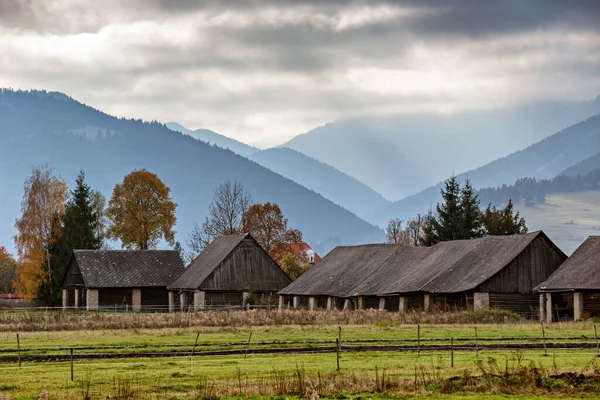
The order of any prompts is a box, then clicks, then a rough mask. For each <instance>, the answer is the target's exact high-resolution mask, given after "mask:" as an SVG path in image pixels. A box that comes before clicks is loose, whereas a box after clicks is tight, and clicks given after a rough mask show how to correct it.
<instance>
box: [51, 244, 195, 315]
mask: <svg viewBox="0 0 600 400" xmlns="http://www.w3.org/2000/svg"><path fill="white" fill-rule="evenodd" d="M183 271H184V268H183V262H182V261H181V258H180V257H179V253H178V252H177V251H174V250H74V251H73V255H72V256H71V261H70V263H69V269H68V271H67V273H66V274H65V276H64V277H63V281H62V287H63V298H62V301H63V308H75V309H78V308H81V309H87V310H90V311H96V310H117V311H161V310H162V311H166V310H167V308H168V306H169V294H168V291H167V286H168V285H169V284H170V283H171V282H173V281H174V280H175V279H176V278H177V277H178V276H179V275H181V273H182V272H183Z"/></svg>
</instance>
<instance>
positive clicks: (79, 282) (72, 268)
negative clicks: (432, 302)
mask: <svg viewBox="0 0 600 400" xmlns="http://www.w3.org/2000/svg"><path fill="white" fill-rule="evenodd" d="M83 285H84V282H83V277H82V276H81V271H80V270H79V265H77V260H76V259H75V257H73V258H72V259H71V263H70V264H69V269H68V270H67V274H66V276H65V278H64V280H63V286H65V287H67V286H83Z"/></svg>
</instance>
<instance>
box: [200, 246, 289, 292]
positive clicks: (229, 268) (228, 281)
mask: <svg viewBox="0 0 600 400" xmlns="http://www.w3.org/2000/svg"><path fill="white" fill-rule="evenodd" d="M289 283H290V280H289V278H288V277H287V276H286V275H285V273H284V272H283V271H282V270H281V268H279V266H277V264H276V263H275V262H274V261H273V260H272V259H271V258H270V257H269V256H268V254H267V253H266V252H265V251H263V250H262V249H261V248H260V247H259V246H257V245H256V244H255V242H254V241H253V240H252V239H244V240H243V241H242V242H241V243H240V244H239V245H238V246H237V247H236V248H235V249H234V250H233V251H232V252H231V254H229V255H228V256H227V258H225V259H224V260H223V262H222V263H221V264H220V265H219V267H218V268H217V269H216V270H215V271H213V273H212V274H211V275H210V276H209V277H208V278H207V279H206V280H205V281H204V282H203V283H202V285H201V286H200V290H203V291H238V292H242V291H246V292H277V291H279V290H281V289H283V288H284V287H286V286H287V285H288V284H289Z"/></svg>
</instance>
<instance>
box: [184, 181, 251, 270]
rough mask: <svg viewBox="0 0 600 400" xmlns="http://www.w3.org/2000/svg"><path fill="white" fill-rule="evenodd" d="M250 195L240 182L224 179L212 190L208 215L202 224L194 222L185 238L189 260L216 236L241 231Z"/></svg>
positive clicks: (249, 202)
mask: <svg viewBox="0 0 600 400" xmlns="http://www.w3.org/2000/svg"><path fill="white" fill-rule="evenodd" d="M251 203H252V197H251V196H250V193H248V192H247V191H246V190H245V189H244V186H243V185H242V184H241V183H240V182H231V181H225V182H223V183H222V184H221V185H219V187H217V188H215V190H214V197H213V201H212V203H211V204H210V205H209V206H208V217H206V218H205V219H204V222H203V223H202V225H201V226H200V225H198V224H195V225H194V228H193V229H192V231H191V232H190V233H189V235H188V238H187V240H186V244H187V247H188V252H187V257H186V258H187V259H188V261H191V260H192V259H194V258H195V257H196V256H197V255H198V254H200V253H201V252H202V251H203V250H204V249H205V248H206V246H208V245H209V244H210V242H212V241H213V240H214V239H215V238H216V237H217V236H221V235H235V234H239V233H242V227H243V220H242V217H243V215H244V213H245V212H246V211H247V210H248V208H249V207H250V204H251Z"/></svg>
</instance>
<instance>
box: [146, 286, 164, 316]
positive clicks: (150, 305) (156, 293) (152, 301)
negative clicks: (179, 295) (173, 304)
mask: <svg viewBox="0 0 600 400" xmlns="http://www.w3.org/2000/svg"><path fill="white" fill-rule="evenodd" d="M141 292H142V311H166V310H168V307H169V292H168V291H167V288H164V287H163V288H141Z"/></svg>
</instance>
